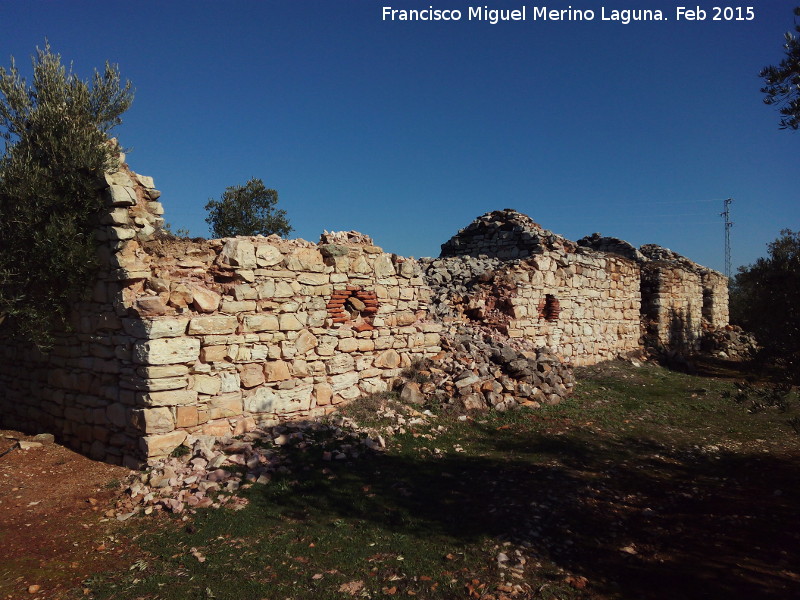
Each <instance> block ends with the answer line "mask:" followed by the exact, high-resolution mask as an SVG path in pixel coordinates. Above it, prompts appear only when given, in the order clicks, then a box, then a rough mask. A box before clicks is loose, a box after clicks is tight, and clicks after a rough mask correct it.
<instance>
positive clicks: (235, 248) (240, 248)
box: [219, 238, 256, 269]
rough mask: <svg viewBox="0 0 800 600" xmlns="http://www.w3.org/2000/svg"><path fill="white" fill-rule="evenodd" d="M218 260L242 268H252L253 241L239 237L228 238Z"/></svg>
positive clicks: (253, 258)
mask: <svg viewBox="0 0 800 600" xmlns="http://www.w3.org/2000/svg"><path fill="white" fill-rule="evenodd" d="M219 261H220V263H222V264H227V265H232V266H234V267H240V268H242V269H254V268H255V267H256V250H255V247H254V246H253V242H250V241H248V240H243V239H240V238H232V239H229V240H228V241H226V242H225V246H224V247H223V248H222V252H221V253H220V255H219Z"/></svg>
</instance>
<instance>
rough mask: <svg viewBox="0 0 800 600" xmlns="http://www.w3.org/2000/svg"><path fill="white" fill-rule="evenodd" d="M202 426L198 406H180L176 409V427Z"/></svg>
mask: <svg viewBox="0 0 800 600" xmlns="http://www.w3.org/2000/svg"><path fill="white" fill-rule="evenodd" d="M199 424H200V415H199V414H198V411H197V407H196V406H178V407H177V408H176V409H175V427H196V426H197V425H199Z"/></svg>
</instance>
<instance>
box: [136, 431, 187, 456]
mask: <svg viewBox="0 0 800 600" xmlns="http://www.w3.org/2000/svg"><path fill="white" fill-rule="evenodd" d="M185 439H186V432H185V431H172V432H170V433H163V434H160V435H148V436H145V437H142V438H139V448H140V449H141V451H142V452H143V453H144V455H145V456H147V457H148V458H158V457H161V456H166V455H167V454H169V453H170V452H172V451H173V450H175V448H177V447H178V446H180V445H181V444H182V443H183V441H184V440H185Z"/></svg>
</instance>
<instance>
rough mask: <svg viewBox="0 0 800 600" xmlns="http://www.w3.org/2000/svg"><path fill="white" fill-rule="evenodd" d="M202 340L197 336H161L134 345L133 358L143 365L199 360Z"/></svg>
mask: <svg viewBox="0 0 800 600" xmlns="http://www.w3.org/2000/svg"><path fill="white" fill-rule="evenodd" d="M199 356H200V340H197V339H195V338H160V339H154V340H148V341H144V342H136V343H135V344H134V345H133V360H134V361H135V362H137V363H139V364H143V365H147V364H149V365H166V364H171V363H185V362H192V361H194V360H197V358H198V357H199Z"/></svg>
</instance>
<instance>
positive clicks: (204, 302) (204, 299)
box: [170, 284, 222, 313]
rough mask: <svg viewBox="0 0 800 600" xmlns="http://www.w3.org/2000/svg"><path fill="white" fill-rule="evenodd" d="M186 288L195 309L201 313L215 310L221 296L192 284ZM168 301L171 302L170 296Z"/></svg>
mask: <svg viewBox="0 0 800 600" xmlns="http://www.w3.org/2000/svg"><path fill="white" fill-rule="evenodd" d="M188 287H189V292H190V293H191V296H192V300H191V303H192V305H193V306H194V307H195V309H197V310H198V311H199V312H203V313H210V312H214V311H215V310H217V307H218V306H219V303H220V301H221V300H222V296H220V295H219V294H218V293H216V292H214V291H212V290H209V289H208V288H205V287H203V286H201V285H197V284H192V285H190V286H188ZM170 301H172V295H170Z"/></svg>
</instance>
